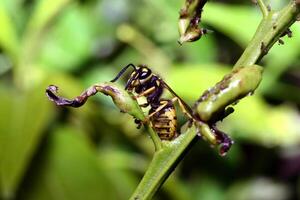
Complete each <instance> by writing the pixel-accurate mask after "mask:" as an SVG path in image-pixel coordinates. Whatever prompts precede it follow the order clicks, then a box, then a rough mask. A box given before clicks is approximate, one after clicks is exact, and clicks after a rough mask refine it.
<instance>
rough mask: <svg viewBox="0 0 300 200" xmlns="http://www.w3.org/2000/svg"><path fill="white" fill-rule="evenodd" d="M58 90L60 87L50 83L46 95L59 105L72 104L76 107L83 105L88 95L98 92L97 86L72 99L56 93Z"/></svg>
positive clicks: (71, 105)
mask: <svg viewBox="0 0 300 200" xmlns="http://www.w3.org/2000/svg"><path fill="white" fill-rule="evenodd" d="M57 91H58V87H57V86H55V85H50V86H48V87H47V88H46V95H47V96H48V98H49V100H50V101H53V102H54V103H55V104H56V105H58V106H70V107H75V108H77V107H80V106H82V105H83V104H84V103H85V102H86V100H87V99H88V97H90V96H92V95H94V94H96V93H97V90H96V88H90V90H87V91H85V92H83V93H82V94H81V95H80V96H78V97H76V98H74V99H72V100H70V99H66V98H63V97H60V96H58V95H56V93H57Z"/></svg>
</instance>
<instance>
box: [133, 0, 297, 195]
mask: <svg viewBox="0 0 300 200" xmlns="http://www.w3.org/2000/svg"><path fill="white" fill-rule="evenodd" d="M299 2H300V1H299V0H297V1H291V2H290V3H289V4H288V5H287V6H286V7H285V8H283V9H282V10H280V11H278V12H274V11H268V9H267V7H266V6H265V4H264V3H263V2H262V1H258V3H259V6H260V9H261V11H262V13H263V19H262V21H261V23H260V24H259V26H258V28H257V31H256V33H255V35H254V37H253V39H252V40H251V41H250V43H249V45H248V47H247V48H246V49H245V51H244V53H243V54H242V56H241V57H240V59H239V60H238V61H237V63H236V64H235V65H234V68H233V69H235V68H238V67H240V66H250V65H254V64H256V63H257V62H259V61H260V60H261V59H262V57H263V56H264V55H266V53H267V52H268V51H269V49H270V48H271V47H272V46H273V44H274V43H275V42H276V41H278V39H279V38H280V37H281V36H282V35H283V34H284V33H285V31H287V29H288V28H289V27H290V26H291V25H292V24H293V23H294V22H295V21H296V18H297V15H298V14H299V6H300V5H299V4H300V3H299ZM228 104H229V103H228ZM195 137H196V130H195V128H194V127H193V128H190V129H187V130H186V131H182V134H181V135H180V137H178V138H176V139H175V140H174V141H172V142H164V143H163V147H162V148H161V149H160V150H158V151H156V152H155V154H154V157H153V160H152V161H151V163H150V165H149V168H148V169H147V171H146V173H145V175H144V177H143V179H142V180H141V182H140V184H139V185H138V187H137V189H136V190H135V192H134V194H133V195H132V196H131V198H130V199H132V200H145V199H151V198H152V197H153V195H154V194H155V192H156V191H157V190H158V189H159V187H160V186H161V185H162V184H163V182H164V181H165V180H166V179H167V177H168V176H169V175H170V173H171V172H172V170H173V169H174V168H175V167H176V164H177V163H178V161H179V159H180V158H181V156H182V155H183V154H184V152H185V151H186V150H187V149H188V147H189V146H190V145H191V144H192V141H193V140H194V138H195Z"/></svg>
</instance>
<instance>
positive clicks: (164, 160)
mask: <svg viewBox="0 0 300 200" xmlns="http://www.w3.org/2000/svg"><path fill="white" fill-rule="evenodd" d="M195 137H196V130H195V128H194V126H193V127H191V128H189V129H188V130H187V131H185V133H183V134H181V135H180V136H179V137H178V138H176V139H175V140H173V141H171V142H164V147H163V148H162V149H161V150H159V151H156V152H155V154H154V156H153V159H152V161H151V163H150V165H149V167H148V169H147V171H146V173H145V175H144V177H143V179H142V181H141V182H140V183H139V185H138V187H137V188H136V190H135V192H134V193H133V195H132V196H131V197H130V199H131V200H146V199H151V198H152V197H153V196H154V194H155V192H156V191H157V190H158V189H159V188H160V186H161V185H162V184H163V182H164V181H165V180H166V179H167V178H168V176H169V175H170V174H171V172H172V171H173V170H174V168H175V167H176V164H177V163H178V161H179V160H180V158H182V156H183V155H184V153H185V152H186V151H187V150H188V147H189V146H190V145H191V144H192V141H193V140H194V138H195Z"/></svg>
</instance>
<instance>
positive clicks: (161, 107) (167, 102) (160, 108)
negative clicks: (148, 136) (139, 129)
mask: <svg viewBox="0 0 300 200" xmlns="http://www.w3.org/2000/svg"><path fill="white" fill-rule="evenodd" d="M168 104H169V101H166V102H165V103H163V104H162V105H160V106H159V107H158V108H157V109H156V110H155V111H154V112H153V113H151V114H150V115H148V116H147V117H145V119H144V120H143V121H142V123H143V124H145V123H146V122H148V121H149V120H150V118H151V117H152V116H153V115H155V114H156V113H158V112H159V111H161V110H162V109H164V108H165V107H166V106H167V105H168Z"/></svg>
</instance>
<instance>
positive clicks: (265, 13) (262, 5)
mask: <svg viewBox="0 0 300 200" xmlns="http://www.w3.org/2000/svg"><path fill="white" fill-rule="evenodd" d="M257 4H258V6H259V8H260V10H261V12H262V15H263V18H266V17H267V16H268V13H269V11H268V8H267V6H266V4H265V3H264V0H257Z"/></svg>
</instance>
